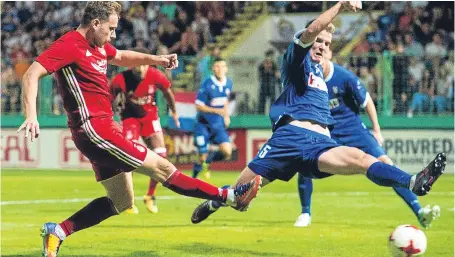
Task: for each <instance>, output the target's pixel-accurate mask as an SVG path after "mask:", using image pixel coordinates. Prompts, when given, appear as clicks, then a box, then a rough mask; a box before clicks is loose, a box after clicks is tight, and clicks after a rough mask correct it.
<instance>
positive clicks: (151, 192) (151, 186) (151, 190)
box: [147, 179, 158, 196]
mask: <svg viewBox="0 0 455 257" xmlns="http://www.w3.org/2000/svg"><path fill="white" fill-rule="evenodd" d="M156 186H158V182H156V180H154V179H150V183H149V191H148V192H147V195H151V196H155V190H156Z"/></svg>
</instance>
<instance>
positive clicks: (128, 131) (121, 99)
mask: <svg viewBox="0 0 455 257" xmlns="http://www.w3.org/2000/svg"><path fill="white" fill-rule="evenodd" d="M134 50H135V51H136V52H140V53H144V54H150V51H149V50H148V49H146V48H136V49H134ZM111 90H112V94H113V95H112V96H113V98H114V99H115V102H114V109H115V108H116V107H118V112H119V113H120V117H121V119H122V126H123V134H124V135H125V137H126V138H127V139H129V140H134V141H136V142H138V140H139V136H141V137H142V139H143V140H144V142H145V144H146V146H147V147H148V148H149V149H151V150H153V151H154V152H155V153H157V154H158V155H159V156H161V157H163V158H167V154H166V147H165V144H164V136H163V130H162V128H161V123H160V118H159V115H158V106H157V105H156V100H155V95H156V92H157V90H161V91H162V92H163V96H164V98H165V99H166V101H167V104H168V106H169V108H170V109H171V115H172V117H173V119H174V121H175V124H176V125H177V127H180V123H179V117H178V115H177V112H176V107H175V98H174V93H173V92H172V90H171V82H170V81H169V80H168V79H167V78H166V76H165V75H164V74H163V73H162V72H161V71H160V70H158V69H156V68H154V67H150V66H148V65H141V66H137V67H134V68H131V69H128V70H126V71H123V72H121V73H119V74H117V75H116V76H115V77H114V78H113V80H112V83H111ZM157 185H158V182H157V181H156V180H154V179H150V182H149V188H148V191H147V194H146V195H144V203H145V206H146V207H147V209H148V210H149V211H150V212H152V213H157V212H158V206H157V204H156V198H155V190H156V187H157ZM127 212H128V213H138V212H139V210H138V209H137V207H136V206H135V205H133V207H131V208H130V209H128V210H127Z"/></svg>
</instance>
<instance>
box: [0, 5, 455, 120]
mask: <svg viewBox="0 0 455 257" xmlns="http://www.w3.org/2000/svg"><path fill="white" fill-rule="evenodd" d="M120 3H121V4H122V6H123V13H122V15H121V19H120V20H119V26H118V29H117V31H116V32H117V39H116V40H115V41H114V42H113V44H114V45H115V46H116V47H117V48H118V49H129V48H134V47H146V48H148V49H149V50H150V51H151V52H152V53H155V54H167V53H170V52H172V53H177V54H179V55H180V56H182V57H186V58H196V57H197V58H198V59H199V62H198V65H197V66H198V67H197V71H198V74H197V76H200V78H199V79H200V80H201V79H204V78H207V77H208V76H210V70H211V68H210V67H211V64H212V62H213V60H214V59H215V58H216V57H218V56H219V55H220V49H219V48H217V47H214V48H213V47H212V48H210V49H208V51H206V52H207V53H208V54H207V55H206V56H200V55H201V53H202V51H201V50H202V49H203V48H204V47H205V46H206V45H207V44H208V43H210V42H214V40H215V37H216V36H217V35H220V34H221V33H222V32H223V29H224V28H226V27H227V26H228V25H227V24H228V21H229V20H232V19H234V18H235V16H236V14H237V13H239V12H240V11H241V10H242V8H243V7H244V4H245V3H244V2H221V1H210V2H172V1H168V2H156V1H154V2H134V1H133V2H127V1H122V2H120ZM333 3H334V2H327V3H322V2H296V1H294V2H291V1H275V2H268V7H269V11H270V12H272V13H299V12H311V11H314V12H321V11H322V9H323V8H325V7H330V6H331V5H332V4H333ZM85 4H86V2H64V1H61V2H58V1H56V2H37V1H28V2H2V3H1V8H2V14H1V25H2V26H1V30H2V37H1V44H2V48H1V51H2V52H1V54H2V64H1V65H2V82H1V92H2V94H1V98H2V106H1V107H2V112H3V113H17V112H20V108H21V103H20V99H19V96H20V89H21V87H20V78H22V76H23V74H24V73H25V71H26V70H27V68H28V67H29V65H30V64H31V62H32V61H33V59H34V58H35V57H36V56H38V55H39V54H40V53H41V52H42V51H44V50H45V49H46V48H47V47H48V46H49V45H50V44H51V43H52V42H53V41H55V40H56V39H57V38H58V37H60V36H61V35H63V34H64V33H66V32H67V31H69V30H71V29H73V28H75V27H77V26H78V24H79V23H80V21H81V18H82V11H83V9H84V6H85ZM324 5H326V6H324ZM364 9H365V10H369V12H368V14H369V15H370V18H371V19H370V20H371V24H370V27H371V30H370V32H369V33H366V34H365V35H364V37H363V38H362V40H360V42H359V43H358V44H357V45H356V46H355V48H354V50H353V56H357V57H353V56H351V57H349V58H343V57H339V56H337V57H336V60H335V61H337V62H339V63H340V64H342V65H344V66H346V67H347V68H349V69H351V70H352V71H354V72H355V73H356V74H357V75H358V76H359V77H360V78H361V79H362V80H363V82H364V84H365V85H366V86H367V87H368V90H369V91H370V94H371V96H372V98H373V100H374V101H375V103H376V104H379V106H380V103H381V102H382V100H383V96H385V95H386V93H387V92H384V88H383V83H384V76H389V77H391V79H392V84H393V93H392V96H391V97H392V98H393V112H394V113H395V114H407V115H408V116H409V117H412V116H413V115H414V114H416V113H422V112H424V113H438V114H443V113H447V112H453V97H454V75H453V70H454V67H453V66H454V60H453V55H454V53H453V47H454V26H453V24H454V20H453V16H454V13H453V11H454V10H453V2H430V1H428V2H427V1H418V2H415V1H414V2H364ZM374 10H379V11H383V14H382V15H379V16H378V17H377V18H373V15H372V12H371V11H374ZM280 56H281V55H280V54H278V55H276V56H275V55H274V52H273V51H268V52H266V53H265V57H264V59H263V60H262V61H261V62H260V64H259V66H258V76H259V88H258V97H259V99H267V100H266V101H259V103H258V110H256V113H267V106H266V105H270V103H271V102H272V101H273V99H274V98H275V97H276V96H277V95H278V93H279V91H280V88H279V85H280V82H279V80H280V75H279V61H280V59H279V57H280ZM387 56H388V57H390V58H389V59H388V57H387ZM181 63H182V64H184V62H183V61H182V62H181ZM182 71H183V65H181V67H180V69H179V70H177V71H173V72H172V73H170V72H168V73H167V75H168V77H169V78H170V79H172V78H173V77H175V76H176V74H178V73H179V72H182ZM386 73H387V74H386ZM52 91H53V96H54V97H53V99H52V102H53V112H54V114H60V113H62V105H61V99H60V98H59V96H58V94H57V92H56V88H55V85H54V87H53V89H52ZM377 106H378V105H377ZM379 111H381V110H379Z"/></svg>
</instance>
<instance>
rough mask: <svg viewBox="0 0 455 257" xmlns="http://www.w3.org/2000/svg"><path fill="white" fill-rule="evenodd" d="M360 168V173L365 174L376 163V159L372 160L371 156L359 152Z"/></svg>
mask: <svg viewBox="0 0 455 257" xmlns="http://www.w3.org/2000/svg"><path fill="white" fill-rule="evenodd" d="M359 160H360V166H361V168H362V171H364V172H366V171H367V170H368V168H369V167H370V166H371V165H372V164H373V163H375V162H377V161H378V159H376V158H374V157H373V156H371V155H369V154H367V153H365V152H363V151H361V153H360V157H359Z"/></svg>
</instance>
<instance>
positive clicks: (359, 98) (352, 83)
mask: <svg viewBox="0 0 455 257" xmlns="http://www.w3.org/2000/svg"><path fill="white" fill-rule="evenodd" d="M348 85H349V87H350V88H351V90H352V93H353V96H354V99H355V100H356V102H357V105H359V106H360V107H362V108H365V107H366V106H367V103H368V91H367V89H366V87H365V85H363V83H362V82H361V81H360V79H359V78H358V77H357V76H355V75H354V74H350V75H349V81H348Z"/></svg>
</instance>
